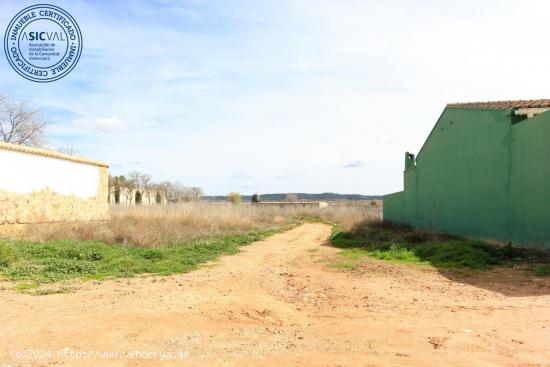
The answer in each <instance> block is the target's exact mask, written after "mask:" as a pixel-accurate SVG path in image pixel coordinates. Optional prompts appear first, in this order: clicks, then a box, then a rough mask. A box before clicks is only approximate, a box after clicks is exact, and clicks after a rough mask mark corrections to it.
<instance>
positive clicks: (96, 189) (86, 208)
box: [0, 143, 109, 235]
mask: <svg viewBox="0 0 550 367" xmlns="http://www.w3.org/2000/svg"><path fill="white" fill-rule="evenodd" d="M0 162H1V163H2V166H1V167H2V169H1V174H0V235H2V233H9V232H11V231H10V228H7V227H10V226H11V225H20V224H30V223H52V222H79V221H93V220H107V219H109V212H108V204H107V200H108V187H107V185H108V183H107V181H108V166H107V165H106V164H105V163H102V162H97V161H92V160H88V159H84V158H78V157H73V156H69V155H65V154H60V153H57V152H53V151H48V150H44V149H37V148H30V147H24V146H19V145H13V144H6V143H0Z"/></svg>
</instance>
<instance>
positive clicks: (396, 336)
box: [0, 224, 550, 366]
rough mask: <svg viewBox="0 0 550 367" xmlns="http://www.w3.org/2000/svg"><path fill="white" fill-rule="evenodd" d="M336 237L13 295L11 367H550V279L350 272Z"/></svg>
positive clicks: (298, 239) (397, 268)
mask: <svg viewBox="0 0 550 367" xmlns="http://www.w3.org/2000/svg"><path fill="white" fill-rule="evenodd" d="M329 234H330V227H329V226H327V225H324V224H305V225H303V226H301V227H298V228H295V229H293V230H291V231H289V232H286V233H283V234H279V235H275V236H273V237H271V238H269V239H267V240H265V241H262V242H257V243H254V244H252V245H250V246H247V247H244V248H243V251H242V252H241V253H239V254H237V255H234V256H226V257H223V258H222V259H221V260H220V261H219V262H216V263H215V264H209V265H207V266H205V267H204V268H203V269H200V270H198V271H195V272H192V273H188V274H181V275H176V276H169V277H139V278H131V279H118V280H109V281H104V282H101V283H99V282H91V281H90V282H76V283H75V284H74V285H75V286H76V287H77V288H78V289H77V290H76V291H75V292H73V293H68V294H54V295H48V296H31V295H25V294H19V293H16V292H14V291H13V290H10V289H4V290H1V291H0V310H1V312H0V325H1V330H0V361H1V362H0V366H4V365H14V366H18V365H25V366H28V365H37V366H38V365H52V364H55V365H79V366H102V365H109V366H111V365H113V366H125V365H128V366H142V365H143V366H163V365H167V366H169V365H178V366H244V365H250V366H287V365H289V366H370V365H373V366H374V365H377V366H378V365H391V366H397V365H408V366H506V365H508V366H529V365H531V366H535V365H539V366H540V365H550V284H549V281H548V279H534V278H528V277H527V276H522V275H517V274H518V271H514V270H513V269H509V270H498V271H495V272H490V273H486V274H483V275H479V276H478V275H473V276H469V277H465V276H459V275H456V274H453V273H448V274H444V273H440V272H438V271H437V270H433V269H422V268H419V267H416V266H409V265H398V264H392V263H388V262H382V261H375V260H367V261H366V262H365V263H364V265H363V266H361V267H360V268H359V269H356V270H355V271H351V272H350V271H349V270H347V271H345V270H337V269H334V268H332V267H330V266H329V265H330V263H331V261H334V259H336V258H337V257H338V256H339V255H338V254H337V253H338V250H337V249H335V248H332V247H330V246H326V245H324V243H325V241H326V239H327V237H328V236H329ZM521 274H523V273H521ZM0 285H1V284H0ZM7 285H8V284H4V288H7ZM26 349H27V350H28V351H27V352H26V353H27V355H25V354H24V353H25V352H24V350H26ZM29 350H30V351H33V352H34V353H35V354H33V355H32V356H31V355H29ZM178 351H180V352H182V353H180V354H179V355H178V354H177V352H178ZM124 352H131V353H129V354H126V355H124V354H123V353H124ZM136 352H138V353H136ZM160 352H162V353H163V354H162V355H161V354H160ZM169 352H171V353H172V354H171V355H169V354H168V353H169ZM183 352H186V353H188V354H185V353H183ZM40 353H41V354H40ZM84 353H86V355H85V354H84ZM107 353H110V354H107ZM114 353H118V355H115V354H114ZM132 353H134V354H132ZM154 353H157V354H154ZM161 358H165V359H164V360H162V361H161V360H160V359H161ZM2 363H3V364H2Z"/></svg>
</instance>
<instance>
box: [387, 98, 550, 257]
mask: <svg viewBox="0 0 550 367" xmlns="http://www.w3.org/2000/svg"><path fill="white" fill-rule="evenodd" d="M548 110H550V99H546V100H531V101H503V102H477V103H459V104H449V105H447V107H446V108H445V110H444V111H443V113H442V114H441V116H440V117H439V120H438V121H437V123H436V125H435V127H434V128H433V130H432V132H431V133H430V135H429V136H428V139H427V140H426V142H425V143H424V145H423V146H422V149H421V150H420V152H419V153H418V155H417V157H416V158H415V156H414V155H413V154H410V153H406V154H405V171H404V190H403V191H401V192H396V193H394V194H390V195H386V196H384V220H386V221H390V222H396V223H407V224H410V225H412V226H413V227H415V228H420V229H425V230H430V231H437V232H444V233H450V234H456V235H461V236H465V237H471V238H480V239H493V240H497V241H499V242H503V243H509V242H511V243H513V244H514V245H518V246H528V247H539V248H550V112H548Z"/></svg>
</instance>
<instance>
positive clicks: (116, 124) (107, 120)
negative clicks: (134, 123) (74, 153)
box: [73, 117, 128, 133]
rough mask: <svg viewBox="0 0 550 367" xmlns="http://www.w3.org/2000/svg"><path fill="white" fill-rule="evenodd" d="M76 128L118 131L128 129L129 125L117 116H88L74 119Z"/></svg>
mask: <svg viewBox="0 0 550 367" xmlns="http://www.w3.org/2000/svg"><path fill="white" fill-rule="evenodd" d="M73 125H74V127H76V128H80V129H85V130H88V131H93V132H102V133H116V132H124V131H126V130H128V125H127V124H126V123H125V122H123V121H121V120H120V119H118V118H116V117H104V118H102V117H86V118H79V119H76V120H74V121H73Z"/></svg>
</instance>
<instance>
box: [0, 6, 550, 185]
mask: <svg viewBox="0 0 550 367" xmlns="http://www.w3.org/2000/svg"><path fill="white" fill-rule="evenodd" d="M35 3H36V2H29V1H5V0H2V2H1V4H0V7H1V12H0V27H1V28H2V32H3V30H4V29H5V27H6V26H7V24H8V23H9V21H10V20H11V18H12V17H13V16H14V15H15V14H16V13H17V12H18V11H20V10H21V9H23V8H24V7H26V6H28V5H33V4H35ZM50 3H51V4H54V5H58V6H60V7H62V8H64V9H65V10H66V11H68V12H69V13H70V14H71V15H72V16H73V17H74V18H75V19H76V21H77V22H78V23H79V25H80V28H81V30H82V34H83V38H84V48H83V55H82V57H81V59H80V61H79V63H78V65H77V66H76V68H75V69H74V70H73V71H72V72H71V73H70V74H69V75H68V76H66V77H65V78H63V79H61V80H58V81H56V82H53V83H45V84H41V83H33V82H30V81H27V80H26V79H23V78H22V77H20V76H19V75H18V74H16V73H15V71H13V70H12V69H11V67H10V66H9V64H8V62H7V60H6V58H5V57H4V56H1V57H0V93H2V94H5V95H9V96H11V97H13V98H14V99H17V100H20V101H28V102H31V103H33V104H34V105H36V106H38V107H40V108H42V109H43V110H44V111H45V114H46V115H47V116H48V117H49V119H50V120H51V121H52V122H53V124H52V125H51V126H50V129H49V131H48V137H49V142H50V144H51V146H52V147H55V148H63V149H67V148H72V149H73V151H74V152H75V153H76V154H79V155H84V156H87V157H90V158H95V159H101V160H104V161H106V162H108V163H109V164H110V165H111V171H112V173H114V174H119V173H125V172H128V171H131V170H138V171H142V172H147V173H150V174H152V175H153V176H154V177H155V178H156V179H157V180H159V181H160V180H177V181H181V182H182V183H184V184H187V185H193V186H200V187H202V188H203V190H204V191H205V192H206V193H207V194H225V193H227V192H229V191H239V192H241V193H247V194H248V193H253V192H262V193H268V192H340V193H359V194H385V193H389V192H393V191H398V190H401V189H402V170H403V167H404V153H405V151H407V150H409V151H411V152H413V153H416V152H418V150H419V149H420V147H421V146H422V144H423V142H424V140H425V138H426V137H427V135H428V133H429V132H430V130H431V128H432V127H433V125H434V124H435V122H436V120H437V118H438V116H439V114H440V113H441V111H442V109H443V108H444V106H445V104H446V103H447V102H458V101H478V100H498V99H528V98H548V97H550V90H549V88H550V80H549V79H550V72H549V71H548V65H549V64H550V57H549V56H550V52H549V51H548V36H549V34H550V30H549V29H548V25H547V24H548V14H549V13H550V2H548V1H546V0H541V1H529V0H525V1H522V2H521V4H520V3H518V2H517V1H507V0H500V1H470V0H464V1H454V0H453V1H442V0H437V1H435V0H434V1H430V0H418V1H409V0H394V1H368V0H357V1H352V0H342V1H335V0H326V1H324V0H311V1H306V0H303V1H302V0H296V1H287V0H263V1H258V0H250V1H248V0H247V1H238V0H233V1H229V0H228V1H198V0H197V1H187V0H182V1H174V2H170V1H135V0H132V1H128V2H123V1H118V2H116V1H104V2H100V1H88V2H78V1H74V0H72V1H55V0H51V1H50Z"/></svg>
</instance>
